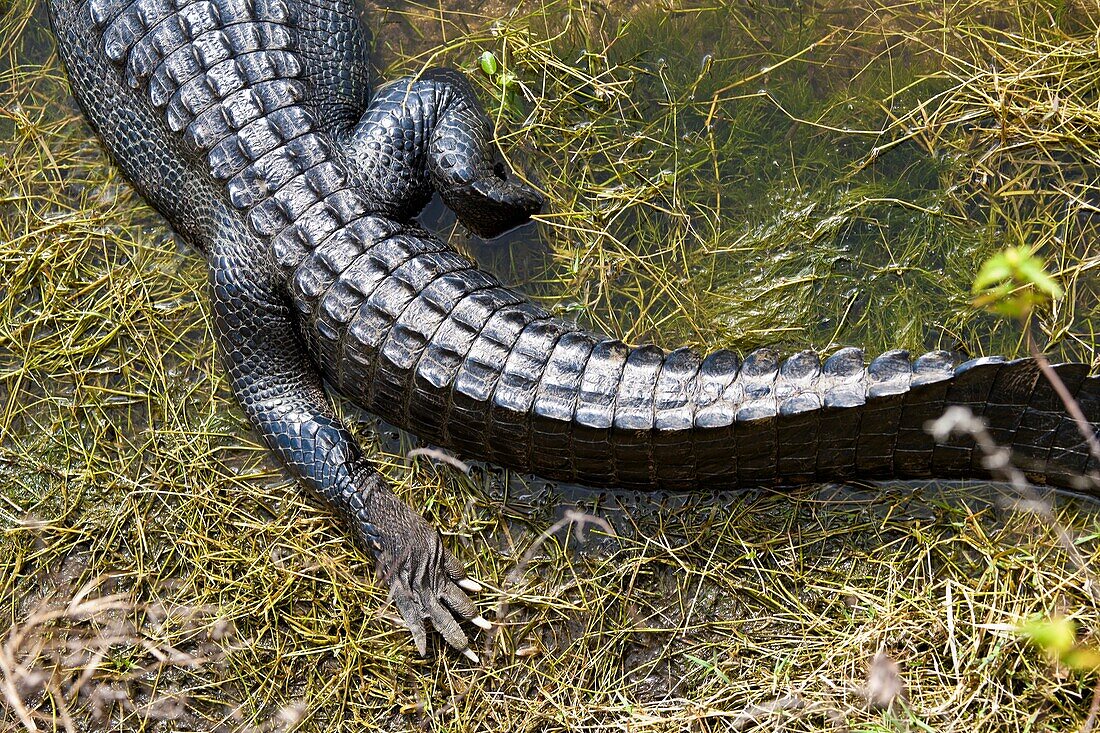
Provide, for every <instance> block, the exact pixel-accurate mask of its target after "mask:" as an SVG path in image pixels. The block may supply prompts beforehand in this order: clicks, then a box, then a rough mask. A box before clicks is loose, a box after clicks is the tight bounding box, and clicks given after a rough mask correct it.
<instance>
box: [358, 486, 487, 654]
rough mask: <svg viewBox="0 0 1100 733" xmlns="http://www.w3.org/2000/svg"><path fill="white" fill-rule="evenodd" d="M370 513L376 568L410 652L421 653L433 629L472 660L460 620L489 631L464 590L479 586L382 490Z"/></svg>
mask: <svg viewBox="0 0 1100 733" xmlns="http://www.w3.org/2000/svg"><path fill="white" fill-rule="evenodd" d="M373 509H374V511H372V512H371V514H372V515H373V516H372V518H371V519H372V521H370V522H369V524H370V525H372V526H373V527H374V532H375V535H376V536H377V537H378V541H377V542H378V545H377V546H378V548H379V549H377V551H376V552H375V558H376V560H377V562H378V570H379V572H380V573H381V575H382V576H383V578H385V579H386V580H388V581H389V584H390V599H391V600H392V601H393V603H394V605H395V606H396V607H397V610H398V612H399V613H400V614H401V618H402V619H404V621H405V624H406V625H407V626H408V627H409V631H410V632H411V633H412V636H413V642H414V643H415V644H416V650H417V651H418V652H419V653H420V655H421V656H425V655H427V653H428V631H429V629H434V630H435V631H436V632H438V633H439V634H440V635H441V636H442V637H443V639H444V640H445V641H446V642H447V644H448V645H449V646H451V647H454V648H455V649H456V650H458V651H460V652H462V653H463V654H465V655H466V656H467V657H469V658H470V659H471V660H472V661H477V655H476V654H474V653H473V651H471V650H470V648H469V647H470V641H469V638H468V637H467V636H466V633H465V632H464V631H463V630H462V626H461V625H460V622H461V621H470V622H472V623H473V624H474V625H475V626H478V627H479V628H482V629H488V628H492V624H490V623H489V622H488V621H486V620H485V619H484V618H482V616H481V615H480V614H479V613H478V611H477V606H475V605H474V603H473V601H471V600H470V598H469V596H467V595H466V592H465V590H464V588H465V589H470V588H471V587H472V586H473V587H477V588H478V589H480V588H481V586H480V585H479V584H478V583H476V582H475V581H472V580H469V579H468V578H467V577H466V572H465V570H464V569H463V567H462V564H461V563H460V562H458V560H457V559H456V558H455V557H454V555H452V554H451V553H450V552H448V551H447V549H446V548H445V547H444V546H443V538H442V537H441V536H440V534H439V532H438V531H436V530H435V529H434V528H433V527H432V526H431V525H429V524H428V523H427V522H426V521H425V520H424V519H423V518H422V517H421V516H420V515H418V514H416V513H415V512H413V511H412V510H411V509H409V508H408V507H407V506H405V505H404V504H403V503H401V501H400V500H398V499H397V497H396V496H394V495H393V494H391V493H390V492H389V491H388V490H386V489H381V490H380V492H379V493H378V494H376V495H375V504H374V507H373ZM471 655H473V656H471Z"/></svg>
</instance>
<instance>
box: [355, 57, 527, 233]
mask: <svg viewBox="0 0 1100 733" xmlns="http://www.w3.org/2000/svg"><path fill="white" fill-rule="evenodd" d="M347 152H348V153H349V156H350V157H351V159H352V161H353V163H354V164H355V167H356V168H357V169H358V171H359V173H360V175H361V176H362V178H363V183H364V186H365V188H366V189H367V190H368V191H370V192H371V194H372V196H374V197H375V202H374V203H375V205H376V206H377V210H378V211H379V212H380V213H383V214H387V215H389V216H393V217H394V218H397V219H400V220H407V219H410V218H412V217H413V216H415V215H416V214H418V213H419V212H420V210H421V209H422V208H424V205H425V204H426V203H427V202H428V199H429V198H430V197H431V194H432V190H435V191H438V192H439V194H440V196H441V197H442V198H443V201H444V202H445V203H446V204H447V206H449V207H450V208H451V209H452V210H453V211H454V212H455V213H456V214H457V215H458V218H459V219H460V220H461V221H462V223H463V224H464V225H466V227H468V228H469V229H470V230H471V231H473V232H474V233H475V234H477V235H478V236H480V237H484V238H491V237H496V236H498V235H500V234H503V233H504V232H506V231H508V230H509V229H512V228H513V227H516V226H519V225H520V224H523V223H524V222H526V221H527V220H528V218H529V217H530V216H531V214H534V213H537V212H538V211H539V210H540V209H541V208H542V205H543V203H544V200H543V197H542V195H541V194H539V193H538V192H537V191H535V190H534V189H533V188H531V187H530V186H528V185H527V184H526V183H523V182H522V181H520V180H519V179H518V178H516V176H515V175H514V174H513V173H512V172H511V171H510V170H509V169H508V166H507V164H506V163H505V162H504V161H503V160H502V159H501V157H500V155H499V153H498V152H497V150H496V146H495V144H494V142H493V125H492V122H491V121H490V120H489V118H488V116H486V114H485V112H484V111H482V108H481V105H480V103H479V102H478V101H477V97H476V96H475V95H474V90H473V88H472V87H471V86H470V83H469V82H468V81H466V79H465V78H464V77H463V76H462V75H461V74H459V73H458V72H456V71H453V70H450V69H432V70H430V71H427V72H425V73H424V74H423V75H421V76H419V77H406V78H403V79H398V80H397V81H394V82H391V83H390V84H387V85H386V86H384V87H382V88H381V89H379V90H378V92H377V93H376V94H375V96H374V98H373V99H372V100H371V103H370V106H369V107H368V108H367V111H366V113H365V114H364V115H363V118H362V120H360V122H359V124H358V125H357V126H356V128H355V130H354V131H353V133H352V136H351V140H350V142H349V145H348V151H347Z"/></svg>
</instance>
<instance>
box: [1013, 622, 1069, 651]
mask: <svg viewBox="0 0 1100 733" xmlns="http://www.w3.org/2000/svg"><path fill="white" fill-rule="evenodd" d="M1020 632H1021V633H1022V634H1023V635H1024V636H1026V637H1028V638H1029V639H1031V642H1032V643H1033V644H1035V645H1036V646H1038V647H1040V648H1041V649H1043V650H1044V651H1047V652H1049V653H1050V654H1052V655H1054V656H1056V657H1058V658H1059V659H1061V658H1062V657H1063V656H1064V655H1065V654H1066V653H1067V652H1069V650H1071V649H1073V647H1074V645H1075V644H1076V643H1077V628H1076V627H1075V626H1074V624H1073V622H1072V621H1070V620H1069V619H1068V618H1054V619H1048V618H1036V619H1032V620H1031V621H1028V622H1027V623H1026V624H1024V625H1023V626H1021V627H1020Z"/></svg>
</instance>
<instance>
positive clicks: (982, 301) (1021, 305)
mask: <svg viewBox="0 0 1100 733" xmlns="http://www.w3.org/2000/svg"><path fill="white" fill-rule="evenodd" d="M972 291H973V292H974V294H975V296H976V297H975V298H974V305H975V306H976V307H979V308H986V309H988V310H991V311H993V312H995V313H1000V314H1002V315H1006V316H1011V317H1013V318H1026V317H1027V315H1028V314H1029V313H1030V312H1031V311H1032V310H1033V309H1034V308H1035V307H1036V306H1038V305H1043V304H1044V303H1046V302H1047V301H1048V300H1051V299H1057V298H1061V297H1062V295H1063V290H1062V287H1061V286H1060V285H1058V283H1057V282H1055V280H1054V278H1052V277H1051V276H1050V275H1049V274H1048V273H1047V271H1046V267H1045V265H1044V263H1043V261H1042V260H1041V259H1040V258H1038V257H1036V256H1035V254H1034V253H1033V252H1032V251H1031V250H1030V249H1028V248H1026V247H1009V248H1008V249H1006V250H1003V251H1001V252H998V253H997V254H995V255H993V256H992V257H990V258H989V259H988V260H986V261H985V262H984V263H983V264H982V266H981V268H979V270H978V274H977V275H976V276H975V277H974V285H973V287H972Z"/></svg>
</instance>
